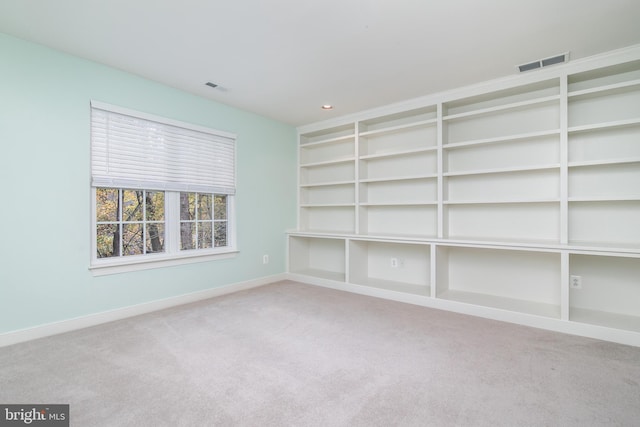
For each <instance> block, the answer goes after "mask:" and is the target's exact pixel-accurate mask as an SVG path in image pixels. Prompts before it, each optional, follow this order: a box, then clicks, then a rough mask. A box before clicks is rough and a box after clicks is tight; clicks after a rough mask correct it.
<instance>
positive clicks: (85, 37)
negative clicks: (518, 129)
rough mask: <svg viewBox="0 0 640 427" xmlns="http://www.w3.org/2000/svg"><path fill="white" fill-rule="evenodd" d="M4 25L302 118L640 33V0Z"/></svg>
mask: <svg viewBox="0 0 640 427" xmlns="http://www.w3.org/2000/svg"><path fill="white" fill-rule="evenodd" d="M0 32H4V33H7V34H10V35H14V36H17V37H20V38H23V39H27V40H31V41H35V42H38V43H41V44H44V45H47V46H50V47H53V48H55V49H59V50H62V51H65V52H69V53H71V54H74V55H77V56H80V57H84V58H88V59H91V60H94V61H97V62H101V63H104V64H107V65H110V66H113V67H115V68H119V69H122V70H125V71H129V72H131V73H135V74H138V75H140V76H143V77H146V78H149V79H152V80H156V81H158V82H162V83H164V84H167V85H169V86H173V87H176V88H179V89H183V90H185V91H187V92H191V93H194V94H197V95H201V96H203V97H206V98H210V99H213V100H216V101H219V102H222V103H225V104H228V105H232V106H235V107H239V108H242V109H245V110H249V111H252V112H255V113H257V114H260V115H263V116H267V117H270V118H274V119H277V120H280V121H282V122H286V123H289V124H292V125H301V124H307V123H311V122H315V121H320V120H324V119H328V118H331V117H334V116H339V115H344V114H348V113H352V112H356V111H359V110H364V109H368V108H373V107H377V106H381V105H385V104H389V103H393V102H398V101H402V100H405V99H410V98H415V97H418V96H422V95H428V94H431V93H435V92H440V91H443V90H447V89H452V88H455V87H459V86H464V85H468V84H473V83H478V82H482V81H484V80H489V79H493V78H498V77H502V76H506V75H510V74H514V73H515V71H516V68H515V66H516V65H518V64H522V63H526V62H530V61H533V60H536V59H540V58H546V57H549V56H554V55H556V54H560V53H564V52H567V51H570V52H571V58H572V59H577V58H582V57H585V56H590V55H594V54H597V53H600V52H604V51H608V50H613V49H617V48H621V47H626V46H630V45H635V44H638V43H640V1H639V0H530V1H522V0H233V1H232V0H227V1H223V0H55V1H54V0H1V1H0ZM0 54H1V53H0ZM533 72H535V71H533ZM207 81H212V82H214V83H217V84H219V85H220V87H219V88H217V89H212V88H209V87H207V86H205V85H204V84H205V83H206V82H207ZM326 103H330V104H333V105H335V109H334V110H333V111H323V110H321V109H320V106H321V105H322V104H326Z"/></svg>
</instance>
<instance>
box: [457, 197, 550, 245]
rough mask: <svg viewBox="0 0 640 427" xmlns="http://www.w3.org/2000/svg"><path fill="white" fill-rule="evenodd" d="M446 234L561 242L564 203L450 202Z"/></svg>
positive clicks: (490, 239)
mask: <svg viewBox="0 0 640 427" xmlns="http://www.w3.org/2000/svg"><path fill="white" fill-rule="evenodd" d="M444 233H445V236H444V237H445V238H449V239H455V240H467V241H481V242H506V243H513V242H522V243H536V244H538V243H540V244H558V243H559V242H560V203H554V202H540V203H495V204H491V203H488V204H460V205H447V206H446V213H445V227H444Z"/></svg>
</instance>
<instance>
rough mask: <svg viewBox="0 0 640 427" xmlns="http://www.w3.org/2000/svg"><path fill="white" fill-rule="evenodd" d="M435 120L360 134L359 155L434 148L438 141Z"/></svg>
mask: <svg viewBox="0 0 640 427" xmlns="http://www.w3.org/2000/svg"><path fill="white" fill-rule="evenodd" d="M436 130H437V127H436V123H435V122H432V123H431V122H430V123H427V124H421V125H416V126H410V127H404V128H401V129H395V130H387V131H377V132H375V133H367V134H365V135H361V136H360V156H375V155H384V154H393V153H401V152H406V151H419V150H428V149H435V148H436V145H437V141H438V135H437V132H436Z"/></svg>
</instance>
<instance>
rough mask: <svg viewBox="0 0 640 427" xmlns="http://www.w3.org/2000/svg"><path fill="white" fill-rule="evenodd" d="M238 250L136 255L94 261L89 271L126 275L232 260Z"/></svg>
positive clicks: (96, 273)
mask: <svg viewBox="0 0 640 427" xmlns="http://www.w3.org/2000/svg"><path fill="white" fill-rule="evenodd" d="M238 252H239V251H238V250H236V249H229V250H225V251H224V252H207V253H202V254H194V253H189V254H185V255H182V254H179V255H169V256H167V255H136V256H135V259H127V258H124V259H123V258H117V259H101V260H94V261H93V262H92V263H91V265H90V266H89V270H91V273H92V274H93V275H94V276H106V275H109V274H119V273H128V272H132V271H140V270H150V269H153V268H162V267H172V266H176V265H186V264H193V263H197V262H206V261H213V260H219V259H227V258H234V257H235V256H236V255H237V254H238Z"/></svg>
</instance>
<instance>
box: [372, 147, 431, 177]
mask: <svg viewBox="0 0 640 427" xmlns="http://www.w3.org/2000/svg"><path fill="white" fill-rule="evenodd" d="M437 163H438V155H437V153H436V152H435V151H427V152H419V153H412V154H405V155H401V156H389V157H375V158H369V159H366V160H360V179H361V180H367V179H374V180H375V179H379V180H383V179H393V178H412V177H424V176H432V175H435V174H436V173H437V170H438V169H437V168H438V166H437Z"/></svg>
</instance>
